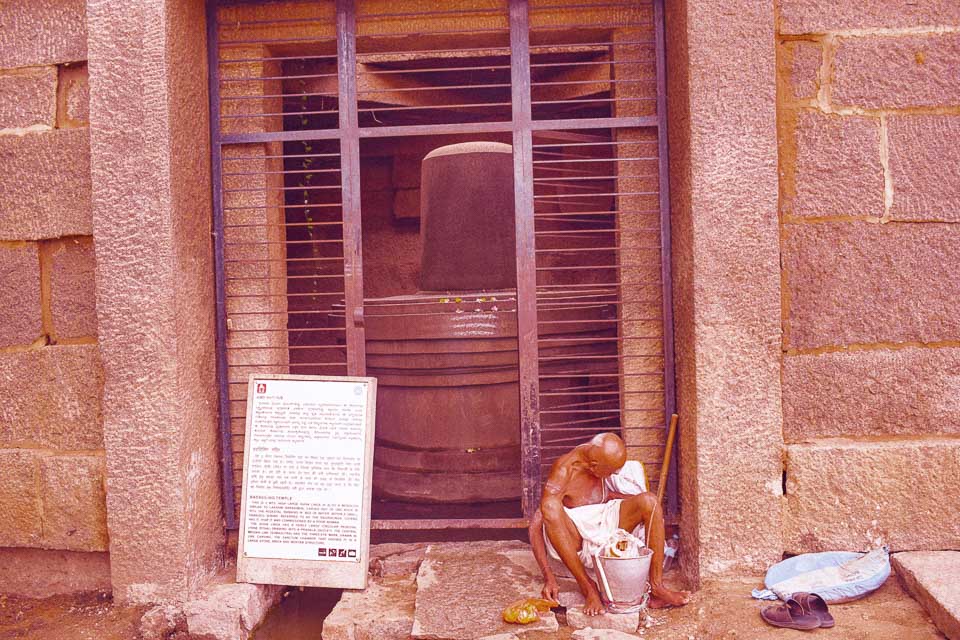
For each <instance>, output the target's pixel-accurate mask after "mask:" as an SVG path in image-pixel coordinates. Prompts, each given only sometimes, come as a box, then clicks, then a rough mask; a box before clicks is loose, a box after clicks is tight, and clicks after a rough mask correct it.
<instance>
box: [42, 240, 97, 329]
mask: <svg viewBox="0 0 960 640" xmlns="http://www.w3.org/2000/svg"><path fill="white" fill-rule="evenodd" d="M49 261H50V262H49V268H50V311H51V315H52V316H53V331H54V334H55V336H56V337H57V339H60V338H72V337H78V336H95V335H97V305H96V287H95V282H94V266H95V260H94V254H93V241H92V239H91V238H70V239H67V240H63V241H62V242H56V243H52V246H51V247H50V249H49Z"/></svg>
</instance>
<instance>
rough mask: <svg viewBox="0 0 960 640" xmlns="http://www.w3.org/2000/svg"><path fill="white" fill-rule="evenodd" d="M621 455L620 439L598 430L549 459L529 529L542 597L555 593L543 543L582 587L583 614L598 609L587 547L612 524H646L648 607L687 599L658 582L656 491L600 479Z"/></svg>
mask: <svg viewBox="0 0 960 640" xmlns="http://www.w3.org/2000/svg"><path fill="white" fill-rule="evenodd" d="M626 460H627V448H626V446H625V445H624V444H623V440H621V439H620V437H619V436H617V435H615V434H612V433H601V434H599V435H597V436H595V437H594V438H593V439H592V440H591V441H590V442H588V443H586V444H581V445H578V446H577V447H574V449H573V450H572V451H571V452H570V453H567V454H565V455H564V456H562V457H561V458H560V459H559V460H557V461H556V462H555V463H554V465H553V468H552V469H551V470H550V476H549V477H548V478H547V482H546V483H545V484H544V487H543V498H542V499H541V501H540V508H539V509H538V510H537V512H536V513H535V514H534V516H533V518H532V520H531V522H530V529H529V533H530V545H531V546H532V547H533V555H534V557H535V558H536V559H537V564H538V565H540V570H541V571H542V572H543V579H544V586H543V592H542V593H543V597H544V598H548V599H550V600H556V599H557V596H558V595H559V587H558V586H557V578H556V576H555V575H554V574H553V571H552V570H551V569H550V566H549V564H548V562H547V552H548V547H549V551H550V553H551V555H553V556H554V557H555V558H558V559H559V560H562V561H563V564H565V565H566V566H567V568H568V569H569V570H570V573H571V574H573V577H574V579H575V580H576V581H577V585H579V587H580V591H581V592H583V595H584V597H585V598H586V603H585V604H584V607H583V611H584V613H585V614H587V615H598V614H600V613H603V612H604V607H603V603H602V602H601V600H600V592H599V591H598V590H597V585H596V583H594V581H593V580H592V579H591V578H590V577H589V576H588V575H587V568H586V565H592V563H593V561H592V554H593V551H594V550H595V549H598V548H599V545H601V544H603V541H604V540H605V539H606V537H607V536H609V535H610V534H612V533H613V532H615V531H616V530H617V528H620V529H624V530H626V531H633V530H634V529H635V528H636V527H637V526H639V525H641V524H643V525H645V526H646V527H647V528H648V529H649V542H648V544H649V546H650V548H651V549H653V559H652V561H651V564H650V587H651V593H650V596H651V597H650V606H651V607H652V608H659V607H669V606H680V605H683V604H686V603H687V601H688V600H689V597H690V596H689V594H688V593H687V592H685V591H671V590H669V589H667V588H665V587H664V586H663V582H662V579H663V510H662V509H661V508H660V507H659V505H657V496H656V494H653V493H649V492H647V493H641V494H639V495H624V494H621V493H617V492H615V491H610V490H608V488H607V487H606V483H605V482H604V480H605V479H606V478H608V477H610V476H611V475H613V474H614V473H616V472H617V470H619V469H620V468H621V467H623V465H624V464H625V463H626Z"/></svg>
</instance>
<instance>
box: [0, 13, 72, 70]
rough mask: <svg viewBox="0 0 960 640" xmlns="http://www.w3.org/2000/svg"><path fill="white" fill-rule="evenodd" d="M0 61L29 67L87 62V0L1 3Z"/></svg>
mask: <svg viewBox="0 0 960 640" xmlns="http://www.w3.org/2000/svg"><path fill="white" fill-rule="evenodd" d="M0 25H3V29H0V60H2V61H3V66H4V67H26V66H32V65H38V64H54V63H57V62H71V61H74V60H86V59H87V22H86V3H85V2H84V0H13V1H12V2H3V3H0Z"/></svg>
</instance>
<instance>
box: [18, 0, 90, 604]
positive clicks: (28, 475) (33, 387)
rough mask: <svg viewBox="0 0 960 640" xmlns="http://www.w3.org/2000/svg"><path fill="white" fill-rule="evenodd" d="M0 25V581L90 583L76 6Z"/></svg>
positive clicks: (84, 227)
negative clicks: (0, 480) (40, 568)
mask: <svg viewBox="0 0 960 640" xmlns="http://www.w3.org/2000/svg"><path fill="white" fill-rule="evenodd" d="M0 24H3V25H4V29H3V31H2V33H0V61H2V62H0V65H2V67H3V68H0V281H2V282H3V286H2V287H0V398H2V400H0V469H2V470H3V471H2V473H3V480H4V481H3V483H2V485H0V513H2V514H3V518H0V566H3V567H4V569H3V571H2V572H0V583H2V584H3V590H4V591H6V592H21V593H30V594H38V593H51V592H56V591H59V590H73V589H77V588H88V589H89V588H100V587H104V586H108V585H109V574H108V560H107V553H106V551H107V545H108V537H107V526H106V504H105V471H104V467H105V465H104V445H103V428H102V419H101V411H100V401H101V394H102V389H103V372H102V367H101V364H100V356H99V350H98V346H97V317H96V307H95V302H94V300H95V294H94V247H93V238H92V234H93V231H92V217H91V206H90V151H89V133H88V120H89V116H88V106H87V103H88V96H89V92H88V84H87V67H86V57H87V53H86V25H85V6H84V3H83V2H82V1H77V0H70V1H60V2H54V1H52V0H41V1H36V2H26V1H19V2H17V1H15V2H5V3H3V5H2V6H0ZM10 27H12V28H10ZM38 565H43V566H44V567H46V568H49V571H48V572H46V573H48V574H49V575H48V576H45V575H41V573H42V572H39V571H37V566H38ZM47 578H50V579H49V580H47ZM44 589H45V591H44Z"/></svg>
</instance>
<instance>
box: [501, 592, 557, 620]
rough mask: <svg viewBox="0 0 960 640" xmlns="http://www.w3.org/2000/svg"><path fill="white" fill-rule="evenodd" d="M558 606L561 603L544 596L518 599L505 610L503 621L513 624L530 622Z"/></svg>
mask: <svg viewBox="0 0 960 640" xmlns="http://www.w3.org/2000/svg"><path fill="white" fill-rule="evenodd" d="M556 606H559V603H557V602H554V601H552V600H544V599H543V598H527V599H525V600H517V601H516V602H514V603H512V604H511V605H509V606H508V607H507V608H506V609H504V610H503V621H504V622H510V623H512V624H530V623H531V622H536V621H537V620H539V619H540V614H541V613H546V612H547V611H550V609H551V608H552V607H556Z"/></svg>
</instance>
